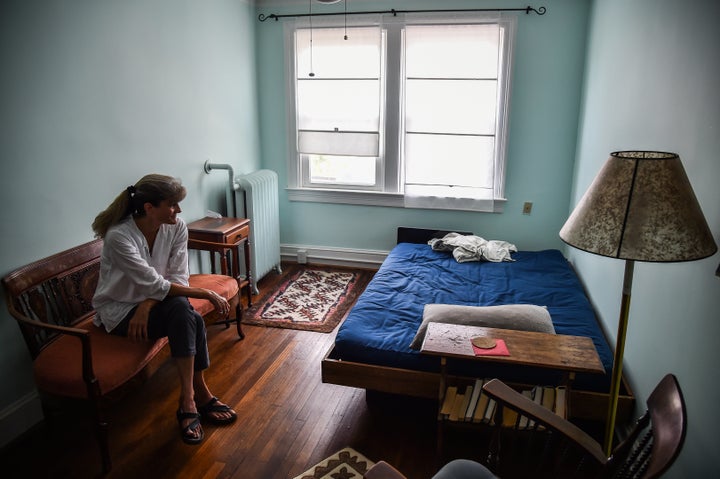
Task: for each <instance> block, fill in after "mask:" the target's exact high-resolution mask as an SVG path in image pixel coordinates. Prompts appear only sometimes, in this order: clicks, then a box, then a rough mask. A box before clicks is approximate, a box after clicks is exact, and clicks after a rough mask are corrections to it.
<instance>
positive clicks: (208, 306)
mask: <svg viewBox="0 0 720 479" xmlns="http://www.w3.org/2000/svg"><path fill="white" fill-rule="evenodd" d="M190 286H191V287H193V288H204V289H211V290H213V291H215V292H216V293H218V294H219V295H221V296H222V297H223V298H225V299H226V300H227V301H228V302H229V303H231V306H232V303H233V302H234V301H237V299H238V292H239V291H240V287H239V286H238V283H237V281H236V280H235V278H233V277H231V276H224V275H221V274H191V275H190ZM189 300H190V304H191V305H192V307H193V308H194V309H195V311H197V312H198V313H200V315H201V316H207V315H208V314H209V313H211V312H212V311H213V310H214V309H215V307H214V306H213V304H212V303H211V302H210V301H208V300H207V299H198V298H189ZM233 309H234V308H232V307H231V308H230V311H231V312H232V311H233ZM231 314H232V313H231Z"/></svg>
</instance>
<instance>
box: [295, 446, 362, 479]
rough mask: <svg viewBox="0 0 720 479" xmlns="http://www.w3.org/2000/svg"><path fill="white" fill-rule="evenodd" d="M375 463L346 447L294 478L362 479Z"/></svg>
mask: <svg viewBox="0 0 720 479" xmlns="http://www.w3.org/2000/svg"><path fill="white" fill-rule="evenodd" d="M373 464H375V463H374V462H372V461H370V460H369V459H368V458H366V457H365V456H363V455H362V454H360V453H359V452H357V451H356V450H355V449H353V448H351V447H346V448H344V449H342V450H340V451H338V452H336V453H335V454H333V455H332V456H330V457H328V458H327V459H324V460H322V461H320V462H319V463H317V464H316V465H314V466H313V467H311V468H310V469H308V470H307V471H305V472H304V473H302V474H300V475H299V476H295V477H294V478H293V479H337V478H342V479H362V477H363V474H365V473H366V472H367V470H368V469H370V467H372V466H373Z"/></svg>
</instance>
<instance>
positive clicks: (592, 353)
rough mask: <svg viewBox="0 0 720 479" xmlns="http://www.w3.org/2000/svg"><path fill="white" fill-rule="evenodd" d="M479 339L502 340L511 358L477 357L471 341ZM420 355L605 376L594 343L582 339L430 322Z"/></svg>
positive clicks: (580, 337)
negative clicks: (480, 337) (477, 337)
mask: <svg viewBox="0 0 720 479" xmlns="http://www.w3.org/2000/svg"><path fill="white" fill-rule="evenodd" d="M476 336H486V337H489V338H495V339H503V340H504V341H505V344H506V345H507V348H508V351H509V352H510V356H475V353H474V352H473V348H472V344H471V343H470V340H471V339H472V338H474V337H476ZM421 352H423V353H425V354H430V355H433V356H440V357H445V358H448V357H453V358H461V359H472V360H475V361H490V362H498V363H505V364H513V365H521V366H535V367H539V368H545V369H557V370H561V371H568V372H573V373H577V372H583V373H598V374H604V373H605V368H604V367H603V365H602V363H601V362H600V357H599V356H598V354H597V351H596V350H595V345H594V344H593V342H592V340H591V339H590V338H586V337H582V336H567V335H563V334H546V333H535V332H530V331H515V330H512V329H494V328H482V327H478V326H462V325H457V324H443V323H429V324H428V328H427V332H426V334H425V340H424V342H423V345H422V348H421Z"/></svg>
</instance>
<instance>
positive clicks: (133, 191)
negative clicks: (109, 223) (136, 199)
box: [127, 185, 137, 198]
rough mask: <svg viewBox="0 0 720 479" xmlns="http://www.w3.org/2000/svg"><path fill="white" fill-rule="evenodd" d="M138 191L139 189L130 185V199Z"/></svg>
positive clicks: (128, 188) (128, 190)
mask: <svg viewBox="0 0 720 479" xmlns="http://www.w3.org/2000/svg"><path fill="white" fill-rule="evenodd" d="M136 191H137V189H136V188H135V187H134V186H133V185H130V186H128V187H127V192H128V194H129V195H130V198H132V197H133V195H134V194H135V192H136Z"/></svg>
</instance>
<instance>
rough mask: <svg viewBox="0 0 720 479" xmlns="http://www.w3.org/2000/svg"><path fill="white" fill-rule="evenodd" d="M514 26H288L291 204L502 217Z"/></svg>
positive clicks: (421, 19)
mask: <svg viewBox="0 0 720 479" xmlns="http://www.w3.org/2000/svg"><path fill="white" fill-rule="evenodd" d="M331 21H333V20H331ZM334 21H337V20H334ZM341 21H342V20H341ZM514 25H515V17H514V16H509V17H504V16H502V17H501V16H493V17H488V16H480V15H471V16H468V15H465V16H463V17H462V18H460V17H457V16H456V17H447V16H444V17H439V16H428V15H424V16H414V15H407V16H405V17H404V18H400V17H398V18H396V17H386V18H380V17H373V18H371V19H369V18H368V17H365V18H362V17H357V18H355V19H349V21H348V23H347V25H337V24H332V23H329V22H328V21H323V22H321V21H319V20H318V19H317V18H316V19H313V25H312V27H311V26H310V25H309V21H308V20H307V19H306V20H303V21H296V22H294V23H290V24H288V26H287V30H286V49H287V52H288V55H287V58H288V68H287V78H288V105H289V107H288V108H289V111H288V119H289V125H288V126H289V128H288V134H289V136H290V138H289V145H290V155H289V196H290V199H291V200H307V201H329V202H337V203H358V204H377V205H387V206H404V207H416V208H440V209H463V210H474V211H501V210H502V203H503V201H504V183H505V174H504V173H505V143H506V129H507V128H506V125H507V118H506V117H507V110H508V91H509V77H510V75H509V69H510V64H511V61H510V60H511V59H510V57H511V52H512V49H511V41H512V37H513V31H514Z"/></svg>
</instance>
